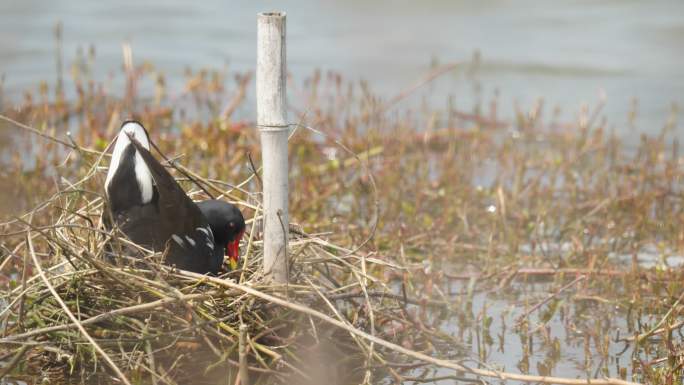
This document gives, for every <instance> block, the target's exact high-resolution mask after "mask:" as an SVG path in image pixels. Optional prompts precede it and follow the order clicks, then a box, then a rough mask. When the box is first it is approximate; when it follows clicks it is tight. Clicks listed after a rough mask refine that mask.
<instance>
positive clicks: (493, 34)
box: [0, 0, 684, 132]
mask: <svg viewBox="0 0 684 385" xmlns="http://www.w3.org/2000/svg"><path fill="white" fill-rule="evenodd" d="M275 8H277V9H279V10H284V11H287V13H288V27H287V28H288V66H289V70H290V71H291V72H292V74H293V75H294V78H295V79H300V80H301V79H303V78H304V77H305V76H307V75H309V74H311V72H312V71H313V70H314V69H316V68H321V69H324V70H329V69H330V70H336V71H339V72H340V73H342V74H343V75H345V76H346V77H348V78H350V79H352V80H358V79H366V80H368V81H369V82H370V84H371V86H372V87H373V88H374V89H376V90H377V91H379V92H380V93H381V94H383V95H386V96H387V97H389V96H391V95H393V94H395V93H396V92H398V91H399V90H400V89H401V88H403V87H405V86H407V85H409V84H411V83H412V82H413V81H414V80H415V79H417V78H418V77H420V75H422V74H423V73H425V72H426V71H427V70H428V69H429V68H430V65H431V63H433V62H439V63H446V62H453V61H464V60H470V58H471V57H472V55H473V52H475V51H480V52H481V55H482V66H481V67H480V70H479V71H478V72H477V74H476V76H477V79H478V80H479V81H480V82H479V83H478V82H472V81H469V80H468V79H469V78H468V77H467V76H466V71H465V70H464V71H461V72H459V73H458V74H457V75H452V76H448V77H445V78H442V79H440V81H438V82H437V84H436V85H433V87H432V89H431V90H427V91H428V92H429V93H430V95H431V96H432V97H431V99H432V100H433V101H436V102H435V103H436V104H442V105H444V104H445V102H444V101H445V96H447V95H453V96H454V100H455V102H456V103H457V105H458V106H459V107H461V109H465V110H467V109H469V108H472V106H473V104H474V103H475V102H477V101H481V102H483V104H485V105H487V104H488V102H489V101H490V100H491V99H492V98H493V97H494V96H495V95H496V94H497V90H498V94H499V97H500V100H501V101H502V108H501V111H502V113H504V114H507V115H510V114H511V113H512V105H513V102H514V101H518V102H519V103H520V105H521V106H522V108H523V109H529V108H530V107H531V106H532V105H533V104H534V102H535V100H536V99H537V98H540V97H543V98H544V100H545V105H546V106H547V107H548V110H547V111H550V110H552V109H553V108H554V107H561V109H562V111H563V113H564V116H565V117H567V118H573V117H574V116H576V114H577V111H579V109H580V106H581V104H582V103H587V104H588V105H589V106H592V105H595V104H596V103H597V102H598V100H599V98H600V95H602V94H603V93H605V95H606V97H607V105H606V108H605V110H604V112H605V115H606V116H607V117H608V118H609V121H610V122H612V123H613V124H614V125H615V126H616V128H617V130H618V131H620V132H626V130H627V127H626V126H627V124H626V122H627V120H628V115H629V114H630V112H633V110H634V108H633V100H634V99H635V98H636V99H638V104H637V108H636V112H637V113H636V121H635V122H636V126H637V128H638V129H641V130H644V131H651V132H653V131H657V130H659V129H660V128H661V126H662V125H663V123H664V122H665V121H666V119H667V118H668V114H669V111H670V110H671V107H672V103H677V104H679V105H681V104H682V101H684V67H683V66H682V65H681V63H683V62H684V49H682V48H684V17H682V15H684V2H682V1H680V0H655V1H648V2H644V1H618V0H603V1H585V0H559V1H553V2H544V1H532V0H523V1H515V2H511V1H503V0H497V1H487V2H471V1H464V0H463V1H449V0H430V1H373V2H366V1H322V2H314V1H294V0H286V1H280V2H277V3H276V2H268V1H218V0H210V1H201V2H200V1H196V2H192V3H188V2H185V1H179V0H175V1H166V0H164V1H162V0H151V1H130V0H128V1H116V2H114V1H110V2H105V1H102V2H100V1H86V0H80V1H66V0H62V1H50V2H44V1H38V0H27V1H5V2H2V3H0V46H2V50H1V51H0V72H2V73H4V74H5V76H6V80H5V83H6V86H5V88H6V90H7V91H8V92H9V94H10V95H12V94H13V93H14V94H16V93H17V92H18V91H20V90H24V89H27V88H30V87H33V88H35V87H36V86H37V84H38V82H39V81H40V80H42V79H47V80H50V81H53V82H54V79H55V78H56V70H55V60H54V57H55V43H54V38H53V33H52V31H53V27H54V25H55V24H56V23H57V22H62V23H63V25H64V56H65V59H66V63H65V69H64V73H65V74H68V71H69V70H68V68H69V63H70V60H71V59H72V58H73V57H74V56H75V53H76V52H77V49H78V47H82V48H84V49H87V47H88V46H89V45H91V44H92V45H94V46H95V47H96V49H97V61H96V65H95V68H96V71H97V74H96V75H99V77H96V78H100V79H102V78H104V77H105V75H106V74H108V73H112V72H116V71H118V69H119V68H120V67H121V63H122V55H121V43H122V42H123V41H126V40H128V41H130V42H131V44H132V47H133V54H134V59H135V60H136V61H137V62H140V61H142V60H149V61H150V62H152V63H154V64H155V66H156V67H157V68H159V69H160V70H162V71H164V72H165V73H166V74H167V78H168V80H169V82H170V83H171V84H174V82H175V83H178V82H179V81H180V80H181V79H182V73H183V70H184V69H185V68H186V67H187V66H190V67H192V68H200V67H209V68H222V67H224V66H228V67H229V68H232V69H237V70H250V69H253V66H254V62H255V39H256V23H255V17H256V16H255V15H256V13H257V12H259V11H263V10H273V9H275ZM112 88H113V89H112V90H110V91H112V92H120V91H121V90H120V89H116V88H117V85H116V84H113V85H112ZM423 95H425V94H423ZM420 96H421V93H418V95H416V96H415V97H414V98H412V99H410V100H409V101H406V102H404V103H412V104H414V105H416V104H418V103H419V102H421V97H420ZM291 99H294V98H291ZM295 102H296V101H295ZM547 113H548V114H550V112H547Z"/></svg>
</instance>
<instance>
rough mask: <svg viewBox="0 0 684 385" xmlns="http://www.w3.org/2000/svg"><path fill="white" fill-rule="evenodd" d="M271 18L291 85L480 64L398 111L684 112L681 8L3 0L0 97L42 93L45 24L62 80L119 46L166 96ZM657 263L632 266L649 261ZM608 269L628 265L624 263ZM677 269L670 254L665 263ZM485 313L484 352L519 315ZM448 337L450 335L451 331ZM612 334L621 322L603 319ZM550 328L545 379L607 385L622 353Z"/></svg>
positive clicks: (514, 356) (394, 78) (100, 63)
mask: <svg viewBox="0 0 684 385" xmlns="http://www.w3.org/2000/svg"><path fill="white" fill-rule="evenodd" d="M274 8H277V9H280V10H285V11H287V12H288V67H289V70H290V71H291V72H292V74H293V77H294V79H296V80H302V79H304V78H305V77H306V76H308V75H310V74H311V73H312V71H313V70H314V69H317V68H320V69H324V70H335V71H339V72H340V73H342V74H343V75H344V76H346V77H347V78H348V79H350V80H361V79H365V80H368V81H369V83H370V84H371V87H373V88H374V89H375V90H376V91H378V92H380V94H381V95H383V96H384V97H387V98H389V97H391V96H392V95H394V94H396V93H397V92H399V91H400V90H401V89H402V88H404V87H406V86H408V85H410V84H412V83H413V82H414V81H415V80H416V79H418V78H419V77H420V76H421V75H422V74H424V73H425V72H426V71H428V70H429V69H430V67H431V65H432V64H434V63H447V62H453V61H468V60H470V58H471V57H472V55H473V53H474V52H475V51H479V52H481V57H482V64H481V66H480V67H479V69H478V70H477V73H476V74H475V77H474V78H475V79H477V80H476V81H475V80H473V77H470V76H468V74H467V71H466V70H462V71H459V72H457V73H456V74H454V75H449V76H446V77H444V78H441V79H440V80H439V81H437V82H436V83H435V84H432V85H431V86H430V87H428V88H427V89H426V90H423V91H421V92H419V93H417V94H416V95H414V97H413V98H411V99H409V100H407V101H404V102H403V103H404V104H405V105H410V106H416V105H418V104H419V103H421V102H422V101H423V100H424V99H423V98H428V96H427V95H429V101H430V102H432V103H434V104H435V105H437V106H440V105H446V102H445V100H446V97H447V96H453V97H454V100H455V102H456V104H457V106H458V107H459V108H460V109H462V110H468V109H471V108H472V107H473V106H474V105H475V104H476V103H477V102H478V101H480V102H482V103H483V104H485V105H486V104H487V103H488V102H489V100H491V99H492V98H494V97H495V95H497V94H498V95H499V100H500V101H501V103H502V104H503V105H504V108H503V109H502V111H501V112H502V113H503V114H507V115H509V116H510V114H511V111H512V109H511V106H512V105H513V102H514V101H517V102H519V104H520V105H521V106H523V108H525V109H527V108H529V107H530V106H531V105H532V104H533V103H534V102H535V100H536V99H537V98H542V97H543V98H544V100H545V104H546V105H547V106H548V107H549V108H553V107H555V106H559V107H561V108H562V110H563V111H564V112H563V113H564V116H565V117H566V118H573V117H575V116H576V114H577V111H578V110H579V109H580V106H581V105H582V103H588V104H589V105H590V106H593V105H595V104H596V103H597V101H598V100H599V98H600V95H602V94H605V96H606V98H607V104H606V107H605V110H604V114H605V116H606V117H608V119H609V121H610V122H612V124H613V125H614V126H615V127H616V129H617V131H618V132H620V133H622V134H623V135H625V134H627V133H628V132H630V131H629V127H628V126H629V125H628V124H626V123H627V121H628V116H629V114H630V113H631V112H633V108H634V103H633V100H634V99H638V105H637V109H636V120H635V123H636V126H637V128H638V129H641V130H644V131H649V132H656V131H657V130H659V129H660V128H661V127H662V125H663V123H664V122H665V121H666V120H667V119H668V114H669V111H670V109H671V106H672V104H673V103H676V104H679V105H682V104H684V103H683V102H684V66H683V65H682V63H684V49H683V48H684V17H682V15H684V2H683V1H681V0H659V1H649V2H639V1H617V0H614V1H612V0H606V1H591V2H590V1H581V0H576V1H572V0H558V1H553V2H542V1H536V2H534V1H529V0H522V1H516V2H511V1H502V0H498V1H488V2H466V1H448V0H443V1H421V2H417V1H414V2H408V1H402V2H389V1H376V2H372V3H370V2H363V1H324V2H299V1H294V0H289V1H281V2H278V4H276V3H274V2H259V1H239V2H237V1H233V2H229V1H202V2H199V1H198V2H192V3H188V2H184V1H161V0H152V1H144V2H143V1H117V2H97V1H85V0H80V1H50V2H43V1H37V0H27V1H5V2H2V3H0V45H1V46H2V50H0V72H2V73H3V74H4V75H5V81H4V90H5V93H6V96H5V100H6V102H7V99H9V100H10V101H11V100H12V98H16V97H18V96H19V95H20V92H21V91H23V90H25V89H34V90H35V89H36V88H37V85H38V83H39V81H41V80H48V81H50V82H51V83H54V81H55V79H56V77H57V74H56V69H55V40H54V37H53V32H52V31H53V27H54V25H55V24H56V23H57V22H62V23H63V25H64V55H65V69H64V76H68V71H69V63H70V61H71V59H72V58H73V57H74V55H75V54H76V52H77V50H78V49H79V47H81V48H84V49H85V48H87V47H88V46H89V45H91V44H92V45H94V46H95V47H96V50H97V58H96V63H95V71H96V79H104V78H105V77H106V76H107V74H109V73H115V72H118V71H119V70H120V67H121V65H122V64H121V63H122V59H121V57H122V55H121V43H122V42H123V41H126V40H128V41H130V42H131V44H132V47H133V54H134V59H135V61H136V62H140V61H143V60H146V61H150V62H152V63H154V65H155V66H156V67H157V68H159V69H160V70H162V71H164V72H165V73H166V74H167V79H168V81H169V83H170V84H171V86H172V88H173V86H174V85H175V86H178V85H179V84H181V83H182V79H183V71H184V69H185V68H186V67H192V68H195V69H197V68H201V67H208V68H222V67H228V68H230V69H235V70H241V71H242V70H252V69H253V65H254V62H255V36H256V30H255V15H256V13H257V12H258V11H262V10H271V9H274ZM111 87H112V89H111V90H110V91H111V92H114V93H117V92H118V93H121V89H119V88H117V87H118V85H117V83H112V86H111ZM293 102H294V103H297V101H296V100H294V101H293ZM647 254H648V253H647ZM656 254H657V253H656ZM656 254H649V255H648V256H647V257H645V260H644V261H641V259H640V262H642V263H644V264H646V265H648V264H649V263H653V264H655V263H658V261H659V257H657V256H654V255H656ZM616 258H617V259H618V260H622V259H625V261H624V262H627V260H626V258H627V257H625V258H623V257H622V256H616ZM630 258H631V257H630ZM681 260H682V258H681V257H680V256H674V257H671V258H670V259H669V260H668V262H669V263H670V264H672V263H673V262H674V263H676V264H681V263H682V262H681ZM537 289H538V290H539V292H538V293H536V295H535V296H533V298H535V299H536V300H540V299H542V298H544V296H545V293H548V287H537ZM529 290H530V291H534V290H535V288H530V289H529ZM532 294H534V293H532ZM528 295H530V293H528ZM530 301H531V302H532V303H534V302H535V300H530ZM485 304H487V306H488V311H487V313H488V314H490V315H493V316H494V319H493V324H492V325H491V330H492V337H493V338H494V340H495V341H496V340H497V337H496V335H497V333H499V332H500V331H501V326H502V325H501V322H502V319H501V317H499V316H497V315H498V314H502V313H506V312H508V313H506V314H507V315H506V316H505V317H504V318H505V319H506V322H507V323H508V324H509V325H508V326H509V328H510V323H511V322H512V321H514V320H515V319H516V317H517V316H519V315H520V313H521V312H522V311H523V310H522V309H524V307H523V306H521V305H520V304H519V303H517V302H516V301H512V300H511V299H510V298H497V297H488V296H485V295H476V296H475V298H474V302H473V310H472V311H473V313H474V314H478V313H479V312H480V311H481V309H482V308H483V306H484V305H485ZM532 318H533V319H536V314H534V315H533V317H532ZM452 326H453V329H452V330H451V331H452V332H454V333H456V332H458V330H457V329H458V328H457V326H456V325H452ZM611 327H613V328H618V327H624V325H623V322H622V321H621V320H620V319H619V317H617V316H616V317H615V321H614V324H613V325H611ZM549 330H550V335H551V338H559V340H560V341H562V352H561V357H560V359H558V360H554V362H553V365H550V366H551V368H550V370H551V374H553V375H561V376H571V377H584V376H586V375H587V373H589V374H590V375H594V374H595V373H596V372H597V369H598V368H600V367H606V368H607V370H608V373H606V374H609V375H612V376H616V375H617V368H618V367H619V366H620V365H622V366H626V365H627V362H623V363H619V362H617V360H619V359H617V358H614V357H616V356H617V353H618V352H619V350H620V349H621V346H619V345H611V349H612V350H611V355H612V357H613V361H611V362H607V363H606V362H599V361H600V358H598V357H594V358H593V361H592V362H590V363H589V366H588V367H586V366H585V365H586V364H587V362H586V361H585V355H584V347H583V346H582V345H581V344H579V343H578V342H577V341H580V340H581V339H582V336H581V335H567V334H566V333H567V332H566V328H565V326H564V325H563V324H562V323H561V321H560V320H559V319H558V317H554V318H553V320H552V321H551V322H550V323H549ZM468 333H472V330H471V331H469V332H467V333H465V334H466V335H467V334H468ZM471 337H472V336H471ZM473 338H476V337H473ZM532 344H533V346H534V344H537V346H536V348H535V349H533V352H532V354H531V355H530V362H529V371H530V372H531V373H536V372H537V363H538V362H544V360H545V359H548V358H547V357H548V352H547V351H546V350H545V348H544V347H542V344H541V343H540V342H539V337H538V336H537V335H535V341H533V343H532ZM475 346H476V345H475V344H474V343H473V345H471V347H472V353H473V356H474V357H477V352H478V350H477V348H476V347H475ZM522 346H523V345H522V344H521V342H520V339H519V338H518V336H517V335H514V334H510V335H508V336H507V337H506V338H505V339H504V342H503V344H502V347H503V348H501V347H500V346H498V341H497V342H495V343H494V344H492V345H490V346H488V347H487V349H489V350H488V352H487V354H486V355H485V356H486V361H487V362H492V363H498V364H501V365H502V368H505V369H506V370H510V371H516V372H517V371H520V368H521V366H520V365H521V364H520V360H521V358H522V356H523V354H522ZM613 350H614V351H613ZM625 361H628V360H627V359H625ZM549 362H550V361H549ZM599 373H601V372H599Z"/></svg>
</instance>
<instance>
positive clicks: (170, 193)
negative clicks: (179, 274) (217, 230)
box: [129, 135, 215, 271]
mask: <svg viewBox="0 0 684 385" xmlns="http://www.w3.org/2000/svg"><path fill="white" fill-rule="evenodd" d="M129 137H130V139H131V143H132V144H133V145H134V146H135V149H136V150H137V151H138V153H139V154H140V156H141V157H142V159H143V161H144V162H145V164H146V165H147V167H148V168H149V169H150V173H151V174H152V178H153V179H154V182H155V185H156V188H157V194H158V200H157V207H158V210H159V213H158V214H159V223H158V226H159V232H158V235H160V236H161V237H162V238H163V239H167V240H168V245H169V247H170V250H169V253H168V257H167V262H168V263H171V264H176V266H178V267H180V268H182V269H187V270H192V271H213V270H215V269H214V266H213V265H214V263H213V262H212V259H213V251H214V237H213V234H212V232H211V228H210V227H209V223H208V221H207V219H206V218H205V217H204V215H203V214H202V212H201V211H200V209H199V207H197V205H196V204H195V203H194V202H193V201H192V199H190V197H188V196H187V195H186V194H185V191H183V189H182V188H181V187H180V185H178V182H176V180H175V179H174V178H173V176H171V174H170V173H169V172H168V171H167V170H166V168H164V166H162V165H161V164H160V163H159V162H158V161H157V159H155V158H154V156H152V154H151V153H150V152H149V151H148V150H147V149H146V148H145V147H143V146H142V145H141V144H140V143H139V142H138V141H137V140H136V139H135V138H133V137H131V136H130V135H129Z"/></svg>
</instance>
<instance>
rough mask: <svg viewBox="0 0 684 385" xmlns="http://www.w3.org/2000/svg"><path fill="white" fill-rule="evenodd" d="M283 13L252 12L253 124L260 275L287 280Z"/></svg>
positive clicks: (279, 281) (287, 216) (279, 280)
mask: <svg viewBox="0 0 684 385" xmlns="http://www.w3.org/2000/svg"><path fill="white" fill-rule="evenodd" d="M285 53H286V50H285V13H284V12H269V13H260V14H259V15H258V16H257V71H256V88H257V89H256V96H257V126H258V127H259V131H260V134H261V152H262V155H261V156H262V162H263V188H264V191H263V193H264V195H263V200H264V274H265V276H266V278H267V279H269V280H270V281H271V282H273V283H277V284H285V283H287V281H288V271H287V268H288V263H287V238H288V233H287V229H288V224H289V215H288V180H287V176H288V159H287V137H288V134H289V126H288V124H287V111H286V108H287V105H286V97H285V86H286V73H287V72H286V54H285Z"/></svg>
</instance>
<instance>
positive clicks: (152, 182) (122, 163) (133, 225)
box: [105, 121, 245, 274]
mask: <svg viewBox="0 0 684 385" xmlns="http://www.w3.org/2000/svg"><path fill="white" fill-rule="evenodd" d="M149 148H150V140H149V136H148V134H147V130H145V128H144V127H143V126H142V124H140V123H139V122H136V121H126V122H124V123H123V125H122V126H121V131H120V132H119V135H118V138H117V140H116V144H115V145H114V152H113V153H112V160H111V163H110V166H109V170H108V172H107V179H106V180H105V193H106V197H107V203H108V208H109V210H110V213H111V216H112V217H111V218H112V219H113V220H114V223H116V224H117V225H118V227H119V228H120V229H121V231H122V232H123V233H124V234H126V236H127V237H128V238H129V239H130V240H131V241H133V242H134V243H136V244H138V245H141V246H143V247H146V248H149V249H152V250H155V251H166V254H165V255H166V259H165V263H167V264H169V265H175V266H176V267H178V268H180V269H184V270H189V271H193V272H196V273H200V274H205V273H212V274H217V273H218V271H219V269H220V267H221V265H222V264H223V257H224V250H225V251H226V252H227V253H228V256H229V258H230V264H231V267H232V268H233V269H234V268H235V267H236V265H237V261H238V252H239V245H240V239H241V238H242V235H243V234H244V232H245V220H244V218H243V216H242V213H241V212H240V210H239V209H238V208H237V207H235V206H234V205H232V204H230V203H227V202H223V201H219V200H208V201H204V202H199V203H198V204H195V203H194V202H193V201H192V200H191V199H190V197H188V196H187V195H186V194H185V192H184V191H183V189H182V188H181V187H180V186H179V185H178V183H177V182H176V180H175V179H174V178H173V177H172V176H171V174H169V172H168V171H167V170H166V169H165V168H164V166H162V165H161V164H160V163H159V162H158V161H157V160H156V159H155V158H154V157H153V156H152V154H151V153H150V151H149ZM167 248H168V250H167Z"/></svg>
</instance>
